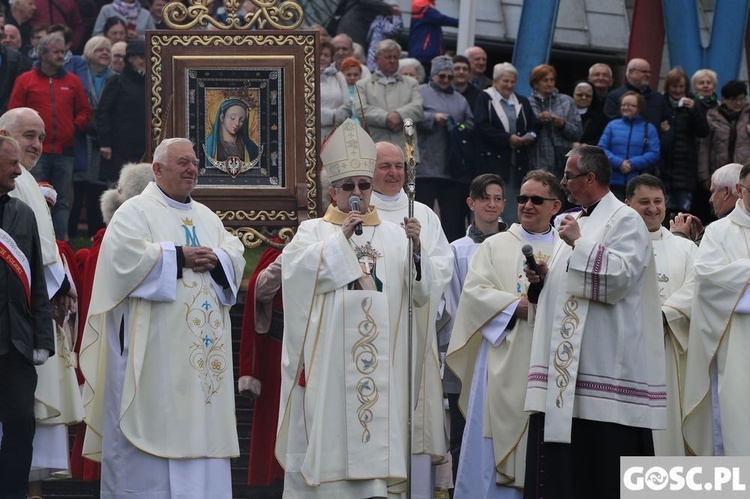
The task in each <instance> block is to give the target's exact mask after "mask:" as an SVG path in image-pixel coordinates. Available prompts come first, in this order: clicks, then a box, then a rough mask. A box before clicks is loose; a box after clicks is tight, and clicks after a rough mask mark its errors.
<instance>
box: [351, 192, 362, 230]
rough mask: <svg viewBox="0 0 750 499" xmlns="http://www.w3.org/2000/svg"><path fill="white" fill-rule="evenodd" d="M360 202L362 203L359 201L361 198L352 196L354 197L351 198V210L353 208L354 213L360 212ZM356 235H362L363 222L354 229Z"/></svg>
mask: <svg viewBox="0 0 750 499" xmlns="http://www.w3.org/2000/svg"><path fill="white" fill-rule="evenodd" d="M360 202H361V201H360V200H359V196H352V197H350V198H349V208H351V209H352V210H354V211H360V210H359V203H360ZM360 213H361V212H360ZM354 233H355V234H357V235H358V236H361V235H362V222H360V223H358V224H357V225H356V226H355V227H354Z"/></svg>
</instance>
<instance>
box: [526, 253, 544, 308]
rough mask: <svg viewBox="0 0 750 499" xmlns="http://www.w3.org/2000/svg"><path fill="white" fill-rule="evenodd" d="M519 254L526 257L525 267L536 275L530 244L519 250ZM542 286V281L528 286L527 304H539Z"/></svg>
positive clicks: (536, 270)
mask: <svg viewBox="0 0 750 499" xmlns="http://www.w3.org/2000/svg"><path fill="white" fill-rule="evenodd" d="M521 253H523V256H525V257H526V266H527V267H529V268H530V269H531V270H533V271H534V272H536V273H537V274H538V273H539V267H538V266H537V264H536V259H535V258H534V248H532V247H531V245H530V244H525V245H524V246H523V248H521ZM542 286H544V283H543V282H542V281H539V282H534V283H531V284H529V294H528V299H529V303H538V302H539V294H540V293H541V292H542Z"/></svg>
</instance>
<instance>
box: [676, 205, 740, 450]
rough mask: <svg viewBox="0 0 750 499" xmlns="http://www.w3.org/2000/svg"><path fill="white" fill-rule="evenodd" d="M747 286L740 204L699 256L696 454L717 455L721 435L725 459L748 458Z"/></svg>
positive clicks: (690, 439) (690, 418)
mask: <svg viewBox="0 0 750 499" xmlns="http://www.w3.org/2000/svg"><path fill="white" fill-rule="evenodd" d="M748 283H750V215H748V213H747V211H745V208H744V206H743V204H742V200H741V199H740V200H738V201H737V206H736V207H735V209H734V210H733V211H732V212H731V213H730V214H729V215H727V216H726V217H724V218H722V219H721V220H717V221H716V222H713V223H711V224H710V225H709V226H708V227H706V232H705V235H704V237H703V240H702V241H701V245H700V247H699V248H698V252H697V254H696V256H695V300H693V308H692V315H691V321H690V337H689V339H688V343H689V347H688V360H687V368H686V379H685V394H684V404H683V409H684V420H683V434H684V436H685V441H686V444H687V446H688V451H689V452H690V453H692V454H697V455H712V454H714V443H715V442H714V440H713V436H714V434H717V435H719V436H723V444H724V454H725V455H727V456H748V455H750V431H748V427H750V411H748V408H749V407H750V391H749V390H748V384H750V369H749V368H748V359H750V335H748V331H750V314H748V313H747V312H741V311H740V310H738V306H739V305H740V304H741V302H742V299H743V296H744V295H746V294H747V293H748V291H747V290H748ZM712 367H713V368H714V369H716V379H715V380H714V382H713V383H712V380H711V375H710V371H711V368H712ZM712 399H714V404H713V405H712Z"/></svg>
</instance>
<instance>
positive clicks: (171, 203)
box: [156, 185, 193, 210]
mask: <svg viewBox="0 0 750 499" xmlns="http://www.w3.org/2000/svg"><path fill="white" fill-rule="evenodd" d="M156 187H159V186H158V185H157V186H156ZM159 192H160V193H161V195H162V196H164V200H165V201H166V202H167V204H168V205H169V206H171V207H172V208H177V209H178V210H189V209H190V208H191V207H192V203H193V198H191V197H190V196H188V198H187V202H185V203H181V202H179V201H177V200H176V199H172V198H171V197H169V195H167V193H166V192H164V190H163V189H162V188H161V187H159Z"/></svg>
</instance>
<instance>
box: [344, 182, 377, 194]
mask: <svg viewBox="0 0 750 499" xmlns="http://www.w3.org/2000/svg"><path fill="white" fill-rule="evenodd" d="M357 187H359V190H360V191H366V190H368V189H369V188H370V187H372V183H371V182H360V183H358V184H357ZM341 188H342V189H343V190H344V191H346V192H353V191H354V183H353V182H347V183H346V184H341Z"/></svg>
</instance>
